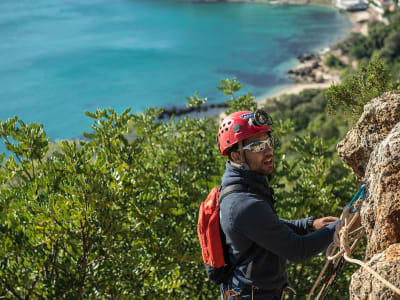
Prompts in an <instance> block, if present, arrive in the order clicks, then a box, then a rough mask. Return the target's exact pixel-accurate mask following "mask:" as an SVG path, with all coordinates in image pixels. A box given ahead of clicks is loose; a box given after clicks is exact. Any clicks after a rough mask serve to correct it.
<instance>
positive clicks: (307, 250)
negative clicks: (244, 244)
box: [233, 198, 338, 262]
mask: <svg viewBox="0 0 400 300" xmlns="http://www.w3.org/2000/svg"><path fill="white" fill-rule="evenodd" d="M249 200H250V201H246V202H247V205H246V206H243V207H242V209H240V210H237V215H235V216H233V226H234V229H235V230H237V231H239V232H241V233H242V234H244V235H245V236H246V237H247V238H249V239H250V240H252V241H254V242H255V243H257V244H258V245H260V246H261V247H263V248H264V249H267V250H269V251H271V252H273V253H274V254H276V255H278V256H280V257H283V258H285V259H288V260H291V261H294V262H300V261H304V260H306V259H308V258H311V257H313V256H315V255H316V254H318V253H319V252H321V251H323V250H324V249H326V248H327V247H328V245H329V244H330V243H331V242H332V240H333V235H334V233H335V226H336V224H337V222H338V221H336V222H333V223H331V224H329V225H328V226H326V227H325V228H323V229H320V230H318V231H315V232H312V233H310V234H306V235H299V234H297V233H296V232H295V231H293V230H292V229H291V228H289V226H287V224H286V223H284V222H282V221H281V220H280V219H279V218H278V216H277V215H276V214H275V213H274V212H273V211H272V208H271V207H270V206H269V205H268V204H267V203H266V202H265V201H260V200H258V199H256V198H253V199H249Z"/></svg>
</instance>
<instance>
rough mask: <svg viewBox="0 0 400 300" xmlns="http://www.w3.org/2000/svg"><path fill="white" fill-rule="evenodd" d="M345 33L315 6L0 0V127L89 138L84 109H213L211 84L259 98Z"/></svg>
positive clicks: (215, 95) (343, 25)
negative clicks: (15, 123) (234, 81)
mask: <svg viewBox="0 0 400 300" xmlns="http://www.w3.org/2000/svg"><path fill="white" fill-rule="evenodd" d="M349 28H350V23H349V20H348V18H347V16H345V15H343V14H340V13H339V12H338V11H336V10H332V9H329V8H326V7H315V6H273V5H265V4H250V3H248V4H245V3H235V4H227V3H218V4H215V3H213V4H196V3H189V2H177V1H168V0H164V1H161V0H160V1H149V0H113V1H109V0H85V1H82V0H80V1H77V0H68V1H67V0H58V1H54V0H18V1H16V0H1V1H0V57H1V59H0V103H1V109H0V120H6V119H7V118H10V117H12V116H14V115H18V116H19V117H20V118H22V119H23V120H24V121H26V122H38V123H43V124H44V126H45V130H46V131H47V133H48V135H49V136H50V138H51V140H56V139H64V138H74V137H78V136H81V134H82V132H83V131H90V124H91V120H90V119H88V118H87V117H85V116H84V113H83V112H84V111H85V110H89V111H95V110H96V109H97V108H107V107H113V108H115V109H116V110H117V111H119V112H121V111H123V110H124V109H125V108H127V107H131V108H132V111H134V112H137V111H143V110H144V109H145V108H146V107H151V106H162V107H168V106H172V105H177V106H183V105H185V103H186V100H185V96H190V95H193V94H194V92H195V91H199V96H200V97H208V99H209V103H214V102H223V101H225V99H226V97H225V96H224V95H223V94H222V93H221V92H220V91H218V90H217V89H216V87H217V86H218V85H219V80H220V79H221V78H226V77H229V78H231V77H237V78H238V80H239V81H240V82H242V83H243V85H244V87H245V90H246V91H251V92H252V93H253V94H254V95H261V94H265V93H268V92H272V91H274V90H276V89H277V88H279V87H280V86H282V85H286V84H288V83H290V80H289V79H288V78H287V75H286V72H287V71H288V69H289V68H290V67H292V66H293V64H295V63H296V59H295V57H296V55H299V54H301V53H304V52H309V51H318V50H321V49H322V48H324V47H326V46H329V45H332V44H333V43H335V41H337V40H338V39H341V38H343V37H344V36H345V35H346V34H347V33H348V31H349ZM0 149H1V148H0Z"/></svg>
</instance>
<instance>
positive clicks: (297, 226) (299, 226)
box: [279, 217, 311, 235]
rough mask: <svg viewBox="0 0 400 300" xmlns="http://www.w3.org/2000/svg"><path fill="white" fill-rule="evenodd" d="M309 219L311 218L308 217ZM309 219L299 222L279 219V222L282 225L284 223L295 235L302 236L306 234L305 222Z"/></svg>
mask: <svg viewBox="0 0 400 300" xmlns="http://www.w3.org/2000/svg"><path fill="white" fill-rule="evenodd" d="M309 218H311V217H309ZM309 218H304V219H300V220H286V219H281V218H279V220H281V221H282V222H283V223H285V224H286V225H287V226H289V228H291V229H292V230H293V231H294V232H296V233H297V234H300V235H304V234H307V233H308V231H307V221H308V219H309Z"/></svg>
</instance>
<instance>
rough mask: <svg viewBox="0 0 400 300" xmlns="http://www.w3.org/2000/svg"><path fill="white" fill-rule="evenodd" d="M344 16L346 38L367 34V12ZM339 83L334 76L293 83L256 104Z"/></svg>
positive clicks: (263, 103)
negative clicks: (349, 26)
mask: <svg viewBox="0 0 400 300" xmlns="http://www.w3.org/2000/svg"><path fill="white" fill-rule="evenodd" d="M331 7H332V5H331ZM345 14H346V15H347V16H348V18H349V21H350V23H351V29H350V31H349V32H348V34H347V35H346V37H348V36H349V35H350V34H351V33H361V34H363V35H367V34H368V24H367V23H366V22H364V21H365V20H367V19H368V18H369V17H370V12H369V11H360V12H345ZM346 37H345V38H346ZM333 46H335V45H331V46H330V47H333ZM329 52H330V51H328V52H327V53H329ZM327 53H324V54H321V59H322V61H323V60H324V58H325V56H326V55H327ZM299 64H300V63H299ZM299 64H298V65H299ZM325 67H327V66H325ZM327 68H328V67H327ZM328 69H329V68H328ZM339 83H340V78H339V76H334V77H333V78H331V80H330V81H326V82H321V83H319V82H294V83H292V84H289V85H287V86H284V87H282V88H281V89H279V90H277V91H275V92H272V93H271V92H269V93H266V94H264V95H262V96H259V97H257V98H256V102H257V104H258V106H259V107H262V106H263V105H265V103H266V102H267V101H268V100H269V99H272V98H279V97H281V96H283V95H290V94H299V93H301V92H302V91H303V90H306V89H325V88H329V87H330V86H331V85H332V84H339Z"/></svg>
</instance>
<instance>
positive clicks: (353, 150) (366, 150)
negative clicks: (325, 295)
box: [337, 92, 400, 300]
mask: <svg viewBox="0 0 400 300" xmlns="http://www.w3.org/2000/svg"><path fill="white" fill-rule="evenodd" d="M337 149H338V153H339V156H340V157H341V159H343V161H344V162H345V163H346V164H347V165H349V166H350V168H351V169H352V170H353V171H354V172H355V174H356V175H357V178H358V180H362V181H365V182H366V184H367V187H368V195H367V196H368V197H367V199H365V201H364V202H363V204H362V207H361V211H360V214H361V223H362V225H363V226H364V228H365V229H366V236H367V249H366V253H365V262H368V266H370V267H371V268H372V269H373V270H374V271H376V272H377V273H378V274H380V275H381V276H382V277H383V278H385V279H386V280H388V281H389V282H391V283H392V284H394V285H395V286H396V287H400V92H389V93H385V94H383V95H382V96H381V97H378V98H375V99H373V100H371V101H370V102H369V103H368V104H366V105H365V106H364V112H363V114H362V115H361V117H360V119H359V120H358V122H357V124H356V125H355V126H354V127H353V129H352V130H351V131H349V132H348V134H347V136H346V137H345V138H344V140H342V141H341V142H340V143H339V144H338V146H337ZM350 299H357V300H361V299H369V300H374V299H396V300H400V295H398V294H396V293H395V292H394V291H392V290H391V289H389V288H387V287H386V286H385V285H384V284H382V283H381V281H379V280H377V279H376V278H375V277H374V276H373V275H371V274H370V273H369V272H367V271H366V270H364V269H363V268H360V269H359V270H358V271H357V272H355V273H354V274H353V275H352V279H351V283H350Z"/></svg>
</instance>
